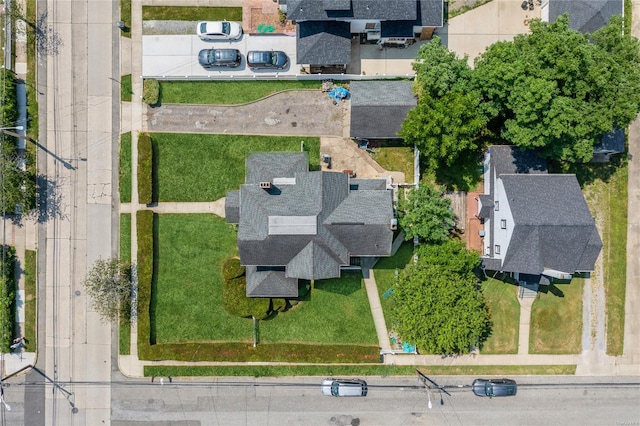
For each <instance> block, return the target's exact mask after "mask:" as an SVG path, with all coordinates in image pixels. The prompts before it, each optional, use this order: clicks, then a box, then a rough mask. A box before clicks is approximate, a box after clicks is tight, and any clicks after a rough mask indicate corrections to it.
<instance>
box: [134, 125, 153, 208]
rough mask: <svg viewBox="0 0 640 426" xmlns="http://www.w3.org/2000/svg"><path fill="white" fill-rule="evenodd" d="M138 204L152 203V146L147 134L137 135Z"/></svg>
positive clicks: (149, 136)
mask: <svg viewBox="0 0 640 426" xmlns="http://www.w3.org/2000/svg"><path fill="white" fill-rule="evenodd" d="M138 202H139V203H141V204H151V203H152V202H153V146H152V143H151V135H149V133H140V134H138Z"/></svg>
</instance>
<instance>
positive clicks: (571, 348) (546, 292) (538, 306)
mask: <svg viewBox="0 0 640 426" xmlns="http://www.w3.org/2000/svg"><path fill="white" fill-rule="evenodd" d="M583 287H584V279H583V278H575V277H574V278H573V279H572V280H571V283H570V284H552V285H549V286H541V287H540V291H539V292H538V295H539V297H538V298H537V299H536V300H535V301H534V302H533V306H532V307H531V328H530V331H529V353H531V354H579V353H580V352H582V290H583Z"/></svg>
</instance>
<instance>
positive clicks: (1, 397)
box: [0, 382, 11, 411]
mask: <svg viewBox="0 0 640 426" xmlns="http://www.w3.org/2000/svg"><path fill="white" fill-rule="evenodd" d="M0 402H2V404H3V405H4V407H5V408H6V409H7V411H11V406H10V405H9V404H7V401H5V400H4V388H3V387H2V382H0Z"/></svg>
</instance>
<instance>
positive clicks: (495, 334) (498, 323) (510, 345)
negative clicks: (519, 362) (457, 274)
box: [481, 278, 520, 354]
mask: <svg viewBox="0 0 640 426" xmlns="http://www.w3.org/2000/svg"><path fill="white" fill-rule="evenodd" d="M482 292H483V293H484V296H485V299H486V301H487V306H488V307H489V315H491V322H492V323H493V325H492V328H491V335H489V338H488V339H487V340H486V341H485V342H484V345H483V346H482V350H481V353H482V354H516V353H518V329H519V324H520V303H518V298H517V294H516V293H517V287H516V286H514V285H512V284H509V283H505V282H503V281H498V280H496V279H493V278H488V279H487V280H486V281H484V282H483V283H482Z"/></svg>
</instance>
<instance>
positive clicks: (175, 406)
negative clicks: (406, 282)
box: [111, 376, 640, 426]
mask: <svg viewBox="0 0 640 426" xmlns="http://www.w3.org/2000/svg"><path fill="white" fill-rule="evenodd" d="M322 379H323V377H305V378H299V377H298V378H282V379H278V380H276V379H255V380H254V379H236V378H219V379H213V380H212V379H208V380H207V381H204V380H203V381H200V380H198V381H195V380H194V381H181V380H178V379H176V380H174V382H173V383H169V382H168V380H166V379H165V382H164V384H160V383H158V382H159V380H158V379H157V378H156V380H155V382H154V383H150V381H147V382H145V383H140V382H138V384H135V385H131V384H129V385H126V386H125V385H121V384H113V387H112V392H113V396H114V398H115V399H114V401H113V405H112V423H111V424H112V425H114V426H124V425H131V424H134V422H135V424H136V425H138V426H144V425H149V426H151V425H152V424H159V423H154V422H161V424H168V422H173V423H172V424H184V425H186V424H191V425H224V426H236V425H251V426H253V425H256V426H257V425H276V424H277V425H301V424H304V425H343V426H347V425H363V426H364V425H385V426H394V425H443V424H454V425H483V424H484V425H496V424H497V425H504V424H509V425H531V424H563V425H605V424H610V425H615V424H620V425H622V424H628V425H631V424H634V423H633V422H636V423H635V424H638V423H637V422H640V408H638V404H637V401H638V399H639V398H640V385H639V384H638V381H637V378H610V377H605V378H601V379H598V380H597V382H599V383H621V382H635V383H636V384H635V386H631V387H628V386H626V387H625V386H619V387H613V386H608V385H600V386H592V385H588V384H586V383H593V382H594V380H593V379H592V378H590V379H588V380H582V379H580V378H576V377H523V378H520V379H518V383H519V384H520V387H519V390H518V395H517V396H515V397H513V398H495V399H492V400H491V399H488V398H480V397H476V396H474V395H473V393H472V392H471V390H470V389H469V387H468V386H469V385H470V384H471V383H472V381H473V379H474V378H473V377H462V376H457V377H433V378H432V379H435V381H436V382H437V383H438V384H439V385H442V386H447V390H448V391H449V393H450V394H451V396H446V395H443V404H442V405H441V404H440V394H439V393H437V392H435V393H432V394H431V400H432V409H429V408H428V398H429V396H428V395H427V391H426V390H425V389H424V388H423V387H422V386H421V385H419V384H418V380H417V378H415V377H388V378H384V379H382V378H379V377H370V378H366V380H367V382H368V384H369V395H368V396H367V397H366V398H333V397H325V396H322V394H321V392H320V382H321V380H322ZM465 385H466V386H467V387H462V388H459V387H457V386H465ZM616 422H618V423H616ZM625 422H627V423H625Z"/></svg>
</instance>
